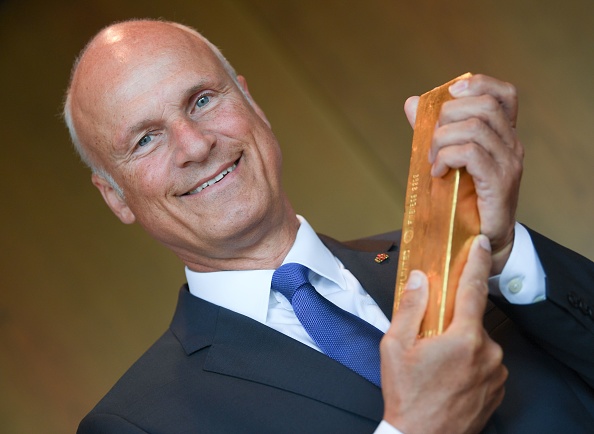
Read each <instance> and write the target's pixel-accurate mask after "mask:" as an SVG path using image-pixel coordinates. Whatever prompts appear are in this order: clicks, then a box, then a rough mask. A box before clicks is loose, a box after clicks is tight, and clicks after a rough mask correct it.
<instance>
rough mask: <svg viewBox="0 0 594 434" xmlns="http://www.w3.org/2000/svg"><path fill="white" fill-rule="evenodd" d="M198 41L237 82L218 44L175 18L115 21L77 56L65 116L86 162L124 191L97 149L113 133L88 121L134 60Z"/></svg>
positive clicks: (66, 100)
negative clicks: (108, 169)
mask: <svg viewBox="0 0 594 434" xmlns="http://www.w3.org/2000/svg"><path fill="white" fill-rule="evenodd" d="M197 42H198V44H199V45H202V46H203V47H205V48H206V49H207V50H208V51H210V53H211V54H212V55H214V56H215V57H216V59H217V60H218V61H219V62H220V63H221V65H222V66H223V68H224V70H225V71H226V72H227V74H229V76H230V77H231V78H232V79H233V80H234V81H236V80H237V75H236V72H235V70H234V69H233V67H232V66H231V64H230V63H229V62H228V61H227V59H225V57H224V56H223V55H222V53H221V52H220V50H219V49H218V48H217V47H216V46H214V45H213V44H212V43H211V42H210V41H208V40H207V39H206V38H205V37H204V36H202V35H201V34H200V33H198V32H197V31H196V30H194V29H192V28H190V27H188V26H185V25H182V24H179V23H174V22H166V21H156V20H144V19H143V20H130V21H125V22H120V23H116V24H112V25H110V26H108V27H106V28H104V29H102V30H101V31H100V32H99V33H98V34H97V35H95V36H94V37H93V38H92V39H91V40H90V41H89V43H88V44H87V45H86V47H85V48H84V49H83V50H82V51H81V53H80V55H79V56H78V58H77V59H76V61H75V63H74V65H73V68H72V73H71V76H70V83H69V86H68V90H67V92H66V97H65V104H64V119H65V121H66V125H67V127H68V130H69V132H70V136H71V139H72V142H73V144H74V146H75V149H76V150H77V152H78V154H79V155H80V157H81V159H82V161H83V162H84V163H85V164H86V165H87V166H89V167H90V168H91V170H92V171H93V172H94V173H98V174H100V175H102V176H103V177H105V178H106V179H107V180H108V181H110V182H111V183H112V184H113V185H114V186H115V187H116V188H117V190H118V191H119V192H120V193H122V192H121V189H120V188H119V186H117V183H116V182H115V181H114V180H113V178H112V177H111V175H110V174H109V172H108V171H107V170H106V168H105V164H104V163H103V162H102V158H101V155H99V153H98V152H97V149H98V148H99V147H100V145H101V144H102V142H105V141H106V140H107V141H109V140H110V138H109V137H104V136H103V135H102V134H101V133H100V132H99V131H96V130H95V129H94V128H93V127H92V126H91V125H90V124H89V120H90V119H92V118H93V117H94V116H96V113H95V110H94V109H95V108H96V107H97V105H98V104H105V103H107V104H109V100H110V95H111V92H113V87H110V83H113V82H114V81H115V80H117V78H118V77H121V75H122V74H123V73H125V71H129V69H130V67H131V66H133V65H132V64H133V63H134V62H136V63H137V65H138V66H140V63H139V62H138V60H139V58H143V57H144V58H146V57H147V56H150V55H151V53H153V54H154V53H155V52H156V51H158V50H163V49H170V50H179V49H188V50H191V49H192V48H193V47H195V45H196V43H197ZM182 47H185V48H182ZM139 79H141V77H140V76H139ZM240 89H241V86H240Z"/></svg>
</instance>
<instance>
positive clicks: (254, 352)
mask: <svg viewBox="0 0 594 434" xmlns="http://www.w3.org/2000/svg"><path fill="white" fill-rule="evenodd" d="M171 330H172V331H173V333H174V334H175V335H176V336H177V337H178V339H179V341H180V342H181V344H182V346H183V348H184V350H185V351H186V353H187V354H188V356H190V357H191V355H192V354H193V353H194V352H196V351H198V350H201V349H207V350H208V356H207V358H206V361H205V363H204V370H206V371H209V372H215V373H219V374H222V375H227V376H232V377H236V378H241V379H245V380H248V381H254V382H258V383H261V384H266V385H268V386H271V387H275V388H278V389H282V390H286V391H287V392H290V393H295V394H299V395H302V396H307V397H309V398H311V399H315V400H317V401H320V402H323V403H325V404H329V405H332V406H334V407H337V408H341V409H344V410H346V411H349V412H352V413H354V414H358V415H360V416H363V417H366V418H368V419H371V420H375V421H377V422H379V421H380V420H381V419H382V413H383V399H382V395H381V390H380V389H379V388H378V387H376V386H375V385H373V384H371V383H370V382H368V381H367V380H365V379H364V378H362V377H361V376H359V375H358V374H355V373H354V372H352V371H351V370H349V369H348V368H346V367H344V366H343V365H341V364H340V363H338V362H335V361H334V360H332V359H330V358H329V357H327V356H325V355H324V354H322V353H320V352H318V351H316V350H313V349H311V348H309V347H308V346H306V345H304V344H301V343H300V342H297V341H295V340H294V339H291V338H289V337H287V336H285V335H283V334H282V333H279V332H277V331H275V330H273V329H271V328H269V327H266V326H265V325H263V324H260V323H258V322H257V321H254V320H252V319H250V318H247V317H245V316H243V315H240V314H237V313H235V312H232V311H229V310H227V309H224V308H221V307H218V306H215V305H213V304H211V303H208V302H206V301H204V300H201V299H198V298H196V297H194V296H192V295H191V294H190V293H189V292H188V291H187V289H186V288H182V291H181V293H180V299H179V303H178V308H177V311H176V314H175V317H174V320H173V323H172V325H171ZM207 347H208V348H207Z"/></svg>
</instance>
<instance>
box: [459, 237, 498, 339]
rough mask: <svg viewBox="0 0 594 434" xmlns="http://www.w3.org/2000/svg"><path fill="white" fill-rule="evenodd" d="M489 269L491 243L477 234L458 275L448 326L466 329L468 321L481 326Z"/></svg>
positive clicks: (485, 303)
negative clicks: (456, 290) (458, 280)
mask: <svg viewBox="0 0 594 434" xmlns="http://www.w3.org/2000/svg"><path fill="white" fill-rule="evenodd" d="M490 269H491V245H490V242H489V239H488V238H487V237H486V236H485V235H478V236H476V237H475V239H474V240H473V242H472V246H471V248H470V252H469V253H468V260H467V262H466V265H465V266H464V270H463V271H462V275H461V276H460V282H459V285H458V292H457V294H456V303H455V307H454V316H453V319H452V324H451V326H450V328H451V329H452V330H454V329H456V328H464V329H467V328H468V326H469V323H471V324H474V325H475V326H479V327H481V328H482V318H483V313H484V311H485V307H486V305H487V294H488V288H487V279H488V278H489V271H490Z"/></svg>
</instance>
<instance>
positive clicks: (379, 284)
mask: <svg viewBox="0 0 594 434" xmlns="http://www.w3.org/2000/svg"><path fill="white" fill-rule="evenodd" d="M399 235H400V233H399V232H396V233H393V234H391V236H388V237H387V239H379V240H374V239H369V240H361V241H357V242H356V243H353V244H348V243H345V244H343V243H340V242H338V241H336V240H334V239H332V238H329V237H326V236H324V235H321V236H320V239H321V240H322V242H323V243H324V244H325V245H326V247H328V248H329V249H330V251H331V252H332V253H333V254H334V255H335V256H336V257H337V258H338V259H340V261H341V262H342V263H343V264H344V266H345V267H346V268H347V269H348V270H349V271H350V272H351V273H353V275H354V276H355V277H356V278H357V280H359V282H360V283H361V286H363V288H364V289H365V290H366V291H367V293H368V294H369V295H371V297H372V298H373V299H374V300H375V302H376V303H377V304H378V306H379V307H380V309H381V310H382V312H384V314H385V315H386V317H388V319H391V318H392V309H393V306H394V288H395V284H396V266H397V264H398V244H397V241H398V240H399ZM380 253H388V254H389V258H388V259H386V260H384V261H382V262H379V263H378V262H376V261H375V258H376V257H377V255H378V254H380Z"/></svg>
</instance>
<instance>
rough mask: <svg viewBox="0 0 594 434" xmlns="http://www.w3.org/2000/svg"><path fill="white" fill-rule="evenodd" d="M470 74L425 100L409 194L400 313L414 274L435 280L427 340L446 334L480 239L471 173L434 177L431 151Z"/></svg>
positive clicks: (419, 116)
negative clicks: (456, 87) (457, 86)
mask: <svg viewBox="0 0 594 434" xmlns="http://www.w3.org/2000/svg"><path fill="white" fill-rule="evenodd" d="M470 76H471V74H464V75H462V76H460V77H458V78H456V79H454V80H452V81H450V82H448V83H446V84H444V85H442V86H439V87H437V88H435V89H433V90H432V91H430V92H427V93H425V94H423V95H422V96H421V98H420V100H419V106H418V109H417V119H416V124H415V129H414V135H413V145H412V153H411V159H410V172H409V177H408V185H407V190H406V201H405V210H404V218H403V224H402V240H401V246H400V256H399V259H398V275H397V278H396V289H395V291H396V294H395V302H394V311H395V313H396V310H397V309H398V305H399V302H400V297H401V295H402V291H403V290H404V286H405V284H406V281H407V280H408V275H409V273H410V271H411V270H413V269H419V270H422V271H424V272H425V273H426V274H427V276H428V278H429V286H430V288H429V304H428V306H427V312H426V314H425V317H424V319H423V323H422V325H421V330H420V331H419V334H420V336H421V337H430V336H434V335H437V334H440V333H442V332H443V331H444V330H445V329H446V327H447V326H448V325H449V322H450V321H451V317H452V313H453V306H454V297H455V291H456V288H457V286H458V280H459V278H460V274H461V273H462V268H463V266H464V263H465V262H466V258H467V256H468V249H469V248H470V242H471V241H472V239H473V237H474V236H475V235H477V234H478V233H479V230H480V222H479V217H478V210H477V208H476V193H475V191H474V184H473V182H472V177H471V176H470V175H469V174H468V173H467V172H466V170H465V169H459V170H450V171H449V172H448V174H446V175H445V176H443V177H441V178H433V177H432V176H431V165H430V164H429V161H428V154H429V148H430V147H431V141H432V138H433V132H434V130H435V125H436V123H437V120H438V117H439V112H440V109H441V106H442V105H443V103H444V102H446V101H448V100H449V99H452V97H451V96H450V93H449V89H448V88H449V86H450V85H451V84H452V83H454V82H455V81H457V80H460V79H463V78H467V77H470Z"/></svg>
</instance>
